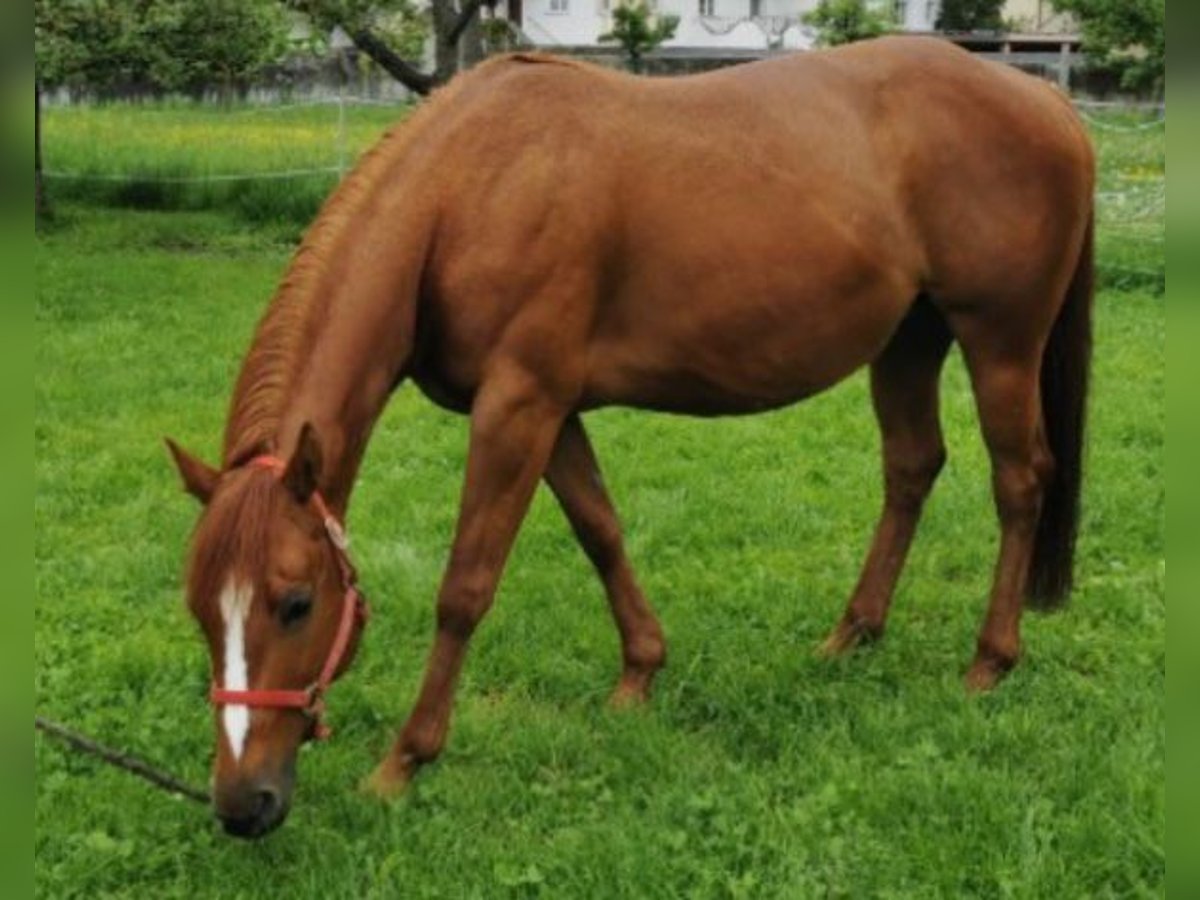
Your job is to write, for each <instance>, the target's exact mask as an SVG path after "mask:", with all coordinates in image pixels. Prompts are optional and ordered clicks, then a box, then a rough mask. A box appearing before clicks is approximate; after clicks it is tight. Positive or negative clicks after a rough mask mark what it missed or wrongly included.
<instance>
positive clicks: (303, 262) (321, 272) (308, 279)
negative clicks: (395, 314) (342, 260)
mask: <svg viewBox="0 0 1200 900" xmlns="http://www.w3.org/2000/svg"><path fill="white" fill-rule="evenodd" d="M456 85H457V82H456V83H455V84H452V85H449V86H447V87H445V88H442V89H440V90H438V91H436V92H435V93H434V95H432V96H431V97H430V98H429V99H428V100H426V101H425V102H424V103H422V105H421V107H420V108H419V109H418V110H417V111H416V112H415V113H413V115H411V116H410V117H409V118H408V119H406V120H405V121H404V122H401V123H399V124H397V125H395V126H393V127H392V128H390V129H388V131H387V132H385V133H384V135H383V137H381V138H380V139H379V141H377V142H376V143H375V145H374V146H373V147H371V149H370V150H368V151H367V152H366V153H365V154H364V155H363V156H362V157H361V159H360V160H359V162H358V163H357V164H356V165H355V167H354V168H353V170H352V171H351V172H350V173H349V174H348V175H347V176H346V177H345V179H343V181H342V183H341V184H340V185H339V186H338V187H337V189H336V190H335V191H334V192H333V194H332V195H331V196H330V197H329V199H328V200H326V201H325V204H324V206H322V208H321V211H320V213H319V214H318V215H317V218H316V219H315V220H314V222H313V224H312V225H311V226H310V227H309V229H308V231H307V232H306V233H305V235H304V239H303V240H302V241H301V243H300V246H299V248H298V249H297V250H296V253H295V254H294V255H293V257H292V261H291V263H290V264H289V266H288V270H287V273H286V274H285V275H284V277H283V280H282V281H281V282H280V283H279V287H278V288H277V289H276V291H275V295H274V298H273V299H272V300H271V303H270V304H269V305H268V307H267V310H266V312H265V313H264V314H263V317H262V319H260V320H259V323H258V327H257V329H256V330H255V333H254V340H253V341H252V343H251V345H250V350H249V352H248V353H247V354H246V358H245V360H244V361H243V363H242V368H241V372H240V374H239V375H238V379H237V384H236V386H235V388H234V391H233V400H232V402H231V403H230V409H229V418H228V421H227V422H226V426H225V440H224V449H223V451H222V468H223V469H231V468H235V467H237V466H238V465H240V464H242V463H244V462H245V461H246V460H247V459H249V458H250V457H251V456H254V455H255V454H257V453H262V452H266V451H268V450H270V449H273V448H272V444H273V442H274V440H275V437H276V432H277V429H278V426H279V420H280V417H281V416H282V414H283V411H284V404H285V402H286V398H287V397H288V396H289V394H290V392H291V389H292V386H293V384H294V382H295V379H296V377H297V375H298V373H299V370H300V367H301V366H302V364H303V360H304V359H305V358H306V356H307V354H308V351H309V349H310V348H311V346H312V343H313V341H314V340H315V338H316V335H317V333H318V331H319V329H320V326H321V324H322V322H323V321H324V318H325V315H326V314H327V311H328V310H327V306H326V300H327V298H328V292H327V291H326V290H324V287H325V282H326V279H325V277H324V276H325V273H326V271H327V266H326V263H327V261H328V260H329V259H331V258H332V257H333V255H334V254H335V253H336V252H337V251H338V248H339V246H340V245H341V244H342V242H343V239H344V237H345V235H346V234H347V232H348V230H349V229H350V228H351V226H353V225H354V224H355V223H356V221H358V216H357V213H358V212H359V211H360V210H361V209H362V208H363V206H364V205H365V203H366V201H367V200H368V199H369V198H370V197H371V196H372V195H373V194H374V193H375V192H376V190H377V188H378V186H379V184H380V182H381V181H382V180H383V179H385V178H386V177H387V176H388V175H389V173H390V172H391V171H392V165H391V164H392V162H393V161H395V160H396V159H397V158H399V157H400V156H401V155H402V154H403V152H404V149H405V147H406V146H407V145H408V144H409V143H410V141H411V139H412V137H413V135H415V134H416V133H417V132H418V131H419V129H420V127H421V125H422V123H423V122H424V121H426V120H427V119H428V118H429V117H430V114H431V111H432V110H434V109H435V108H437V107H440V106H442V105H444V103H445V101H446V99H448V97H449V96H450V95H452V94H454V93H457V90H456ZM359 224H361V222H359Z"/></svg>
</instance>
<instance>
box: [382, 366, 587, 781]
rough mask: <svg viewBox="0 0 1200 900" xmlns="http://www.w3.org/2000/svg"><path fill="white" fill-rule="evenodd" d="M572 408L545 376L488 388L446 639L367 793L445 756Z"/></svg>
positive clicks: (519, 376)
mask: <svg viewBox="0 0 1200 900" xmlns="http://www.w3.org/2000/svg"><path fill="white" fill-rule="evenodd" d="M565 413H566V410H564V409H563V408H562V407H561V404H559V403H556V402H555V401H554V400H552V399H551V397H550V395H549V394H548V393H547V392H546V391H545V390H543V388H542V386H541V384H540V383H539V381H538V379H536V378H535V377H533V376H532V375H531V374H530V373H528V372H527V371H525V370H523V369H520V368H518V367H515V366H512V367H506V368H503V369H502V370H500V371H498V372H494V373H493V374H492V375H490V376H489V378H488V380H487V381H486V382H485V383H484V385H483V386H481V387H480V390H479V393H478V394H477V396H476V399H475V404H474V406H473V407H472V411H471V438H470V447H469V449H468V452H467V475H466V483H465V486H464V488H463V495H462V502H461V507H460V510H459V519H458V527H457V530H456V532H455V536H454V544H453V548H452V549H451V552H450V562H449V564H448V565H447V567H446V573H445V575H444V577H443V579H442V586H441V590H440V592H439V594H438V602H437V634H436V636H435V638H434V644H433V650H432V651H431V653H430V656H429V662H428V664H427V666H426V671H425V680H424V682H423V683H422V685H421V693H420V696H419V697H418V699H417V703H416V706H415V707H414V708H413V711H412V714H411V715H410V716H409V718H408V722H407V723H406V724H405V725H404V728H403V729H401V731H400V736H399V738H398V739H397V740H396V743H395V744H394V745H393V746H392V748H391V750H390V751H389V753H388V755H387V756H386V757H384V759H383V761H382V762H381V763H380V764H379V766H378V767H377V768H376V770H375V772H374V773H373V774H372V776H371V778H370V779H369V780H368V783H367V787H368V788H369V789H371V790H373V791H374V792H376V793H379V794H382V795H391V794H394V793H396V792H398V791H400V790H402V789H403V787H404V785H405V784H406V783H407V782H408V780H409V779H410V778H411V777H412V775H413V774H414V772H415V771H416V769H417V768H418V767H419V766H420V765H421V764H422V763H426V762H429V761H430V760H432V759H434V758H435V757H436V756H437V755H438V754H439V753H440V752H441V750H442V746H443V745H444V743H445V740H446V731H447V729H448V727H449V724H450V709H451V705H452V703H453V700H454V689H455V684H456V682H457V680H458V674H459V672H460V671H461V669H462V664H463V658H464V657H465V655H466V651H467V644H468V642H469V641H470V638H471V634H472V632H473V631H474V630H475V627H476V625H478V624H479V621H480V620H481V619H482V618H483V616H484V614H485V613H486V612H487V610H488V607H490V606H491V603H492V597H493V596H494V594H495V591H496V585H497V583H498V582H499V580H500V574H501V571H502V570H503V568H504V562H505V560H506V559H507V557H508V553H509V550H510V549H511V547H512V544H513V540H514V539H515V537H516V534H517V529H518V527H519V526H520V524H521V520H522V519H523V518H524V516H525V512H526V510H527V509H528V508H529V501H530V498H531V497H532V496H533V492H534V489H535V487H536V486H537V483H538V480H539V479H540V478H541V477H542V474H543V472H544V471H545V469H546V462H547V460H548V459H549V456H550V451H551V448H552V447H553V446H554V441H555V438H556V437H557V435H558V431H559V428H560V427H561V425H562V422H563V418H564V416H565Z"/></svg>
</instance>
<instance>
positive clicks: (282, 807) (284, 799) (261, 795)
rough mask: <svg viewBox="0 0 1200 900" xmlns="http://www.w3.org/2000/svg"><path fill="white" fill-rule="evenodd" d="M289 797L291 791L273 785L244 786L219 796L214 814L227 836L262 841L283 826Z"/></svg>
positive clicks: (219, 793)
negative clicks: (262, 838) (259, 839)
mask: <svg viewBox="0 0 1200 900" xmlns="http://www.w3.org/2000/svg"><path fill="white" fill-rule="evenodd" d="M289 795H290V791H289V790H287V789H286V788H284V787H283V786H281V785H276V784H272V783H270V782H258V783H242V784H241V785H238V787H237V788H235V789H233V790H230V791H219V792H218V793H217V796H216V803H215V811H216V814H217V818H218V819H220V820H221V825H222V827H224V829H225V833H226V834H230V835H233V836H234V837H240V838H247V839H251V838H260V837H263V836H264V835H266V834H269V833H270V832H272V831H274V830H275V829H276V828H278V827H279V826H280V825H281V824H283V820H284V819H286V818H287V814H288V810H289V808H290V807H291V803H290V796H289Z"/></svg>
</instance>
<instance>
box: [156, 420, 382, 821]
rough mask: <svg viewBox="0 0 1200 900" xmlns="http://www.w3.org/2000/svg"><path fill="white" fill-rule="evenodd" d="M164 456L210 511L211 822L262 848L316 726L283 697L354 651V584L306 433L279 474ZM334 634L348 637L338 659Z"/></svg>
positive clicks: (202, 548)
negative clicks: (258, 840)
mask: <svg viewBox="0 0 1200 900" xmlns="http://www.w3.org/2000/svg"><path fill="white" fill-rule="evenodd" d="M168 445H169V447H170V449H171V453H172V455H173V456H174V458H175V464H176V466H177V467H178V469H179V472H180V474H181V475H182V476H183V482H184V486H185V487H186V489H187V490H188V492H189V493H191V494H192V495H193V496H195V497H196V498H197V499H199V500H200V501H201V503H203V504H204V510H203V512H202V513H201V514H200V520H199V522H198V524H197V526H196V530H195V532H194V534H193V537H192V547H191V555H190V560H189V565H188V576H187V601H188V606H189V608H190V609H191V611H192V613H193V614H194V615H195V617H196V619H197V621H198V622H199V623H200V627H201V629H202V631H203V632H204V636H205V638H206V639H207V641H208V647H209V652H210V654H211V656H212V673H213V677H212V680H213V688H214V699H215V701H216V705H215V706H214V709H215V720H216V733H217V734H216V738H217V746H216V756H215V760H214V763H213V800H214V805H215V807H216V814H217V816H218V817H219V818H220V820H221V822H222V823H223V824H224V826H225V830H226V831H228V832H229V833H230V834H235V835H238V836H241V837H259V836H261V835H264V834H266V833H267V832H269V831H271V830H272V829H273V828H275V827H276V826H278V825H279V824H280V823H281V822H282V821H283V820H284V818H285V817H286V816H287V812H288V809H289V806H290V801H291V793H292V786H293V783H294V781H295V768H296V753H297V751H298V749H299V748H300V745H301V744H302V743H304V741H305V740H307V739H308V738H310V737H312V736H314V731H315V728H316V727H317V725H318V724H319V723H318V722H317V720H316V719H315V718H314V715H313V713H314V712H315V710H314V709H313V708H311V706H312V705H311V704H310V708H308V709H305V708H303V705H304V704H303V702H300V703H297V702H288V697H289V696H290V697H291V698H292V701H294V700H295V698H296V697H297V696H300V697H303V695H304V691H306V690H310V689H311V688H312V686H313V685H316V684H317V683H318V682H319V681H321V680H322V678H323V675H327V676H330V677H336V675H337V674H338V673H340V671H341V670H342V669H344V668H345V667H346V666H347V665H348V664H349V662H350V660H351V659H352V658H353V656H354V653H355V650H356V648H357V644H358V637H359V634H360V631H361V620H359V619H358V618H357V616H356V617H355V621H354V622H353V623H352V627H351V625H350V624H348V623H349V622H350V620H349V618H348V617H346V616H345V614H344V613H345V609H346V606H347V604H348V603H350V600H349V598H350V597H351V596H354V598H355V601H356V603H355V605H357V594H356V593H353V594H352V592H353V588H352V582H353V573H352V572H351V571H350V570H349V563H348V561H347V560H346V558H345V556H344V554H342V553H341V551H340V550H339V548H338V547H337V546H336V545H335V544H334V542H333V541H332V540H331V539H330V536H329V534H328V533H327V530H326V529H327V525H328V522H327V521H326V520H325V519H326V514H327V513H326V511H324V510H323V501H321V498H320V495H319V494H317V493H316V491H317V483H318V480H319V478H320V473H321V452H320V447H319V444H318V442H317V438H316V435H315V434H314V432H313V430H312V429H311V428H310V427H309V426H307V425H306V426H305V427H304V429H303V430H302V432H301V436H300V440H299V442H298V445H297V449H296V450H295V452H294V453H293V454H292V456H291V458H290V459H289V460H287V461H286V463H283V462H280V463H279V464H278V465H277V466H272V465H270V464H265V465H263V464H259V465H255V464H250V465H243V466H239V467H235V468H231V469H229V470H227V471H224V472H220V471H217V470H216V469H213V468H211V467H209V466H208V465H206V464H205V463H203V462H201V461H200V460H198V459H196V458H195V457H193V456H191V455H190V454H188V453H187V452H185V451H184V450H182V449H180V448H179V447H178V446H176V445H175V444H174V443H172V442H170V441H168ZM339 633H341V635H340V636H341V638H342V639H343V640H345V639H347V636H348V644H345V645H343V646H342V647H341V648H340V649H339V648H337V647H335V645H336V644H338V643H339ZM326 670H327V671H326ZM322 689H323V686H322ZM245 692H249V693H245ZM260 692H269V693H260ZM223 693H228V694H231V696H222V694H223ZM319 693H320V691H317V692H315V693H314V694H313V695H312V697H313V699H314V700H316V702H317V703H319ZM272 699H274V701H275V702H272ZM238 700H244V701H245V702H237V701H238Z"/></svg>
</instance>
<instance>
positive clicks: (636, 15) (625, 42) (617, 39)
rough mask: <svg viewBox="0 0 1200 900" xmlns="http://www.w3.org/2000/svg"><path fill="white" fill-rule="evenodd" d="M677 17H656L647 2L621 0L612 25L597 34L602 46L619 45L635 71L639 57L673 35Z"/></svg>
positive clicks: (638, 69)
mask: <svg viewBox="0 0 1200 900" xmlns="http://www.w3.org/2000/svg"><path fill="white" fill-rule="evenodd" d="M678 27H679V17H678V16H664V15H657V14H656V13H654V12H653V11H652V10H651V9H650V5H649V4H648V3H647V2H646V0H622V2H620V3H618V4H617V5H616V6H615V7H614V8H613V11H612V26H611V27H610V28H609V30H608V31H606V32H605V33H604V34H602V35H600V38H599V40H600V42H601V43H602V44H620V45H621V49H622V50H624V51H625V57H626V59H627V60H628V61H629V68H630V69H631V70H632V71H634V72H640V71H641V70H642V57H644V56H645V55H646V54H647V53H650V52H651V51H653V50H654V49H655V48H657V47H658V46H659V45H660V44H661V43H662V42H663V41H669V40H670V39H671V38H672V37H674V36H675V29H676V28H678Z"/></svg>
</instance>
